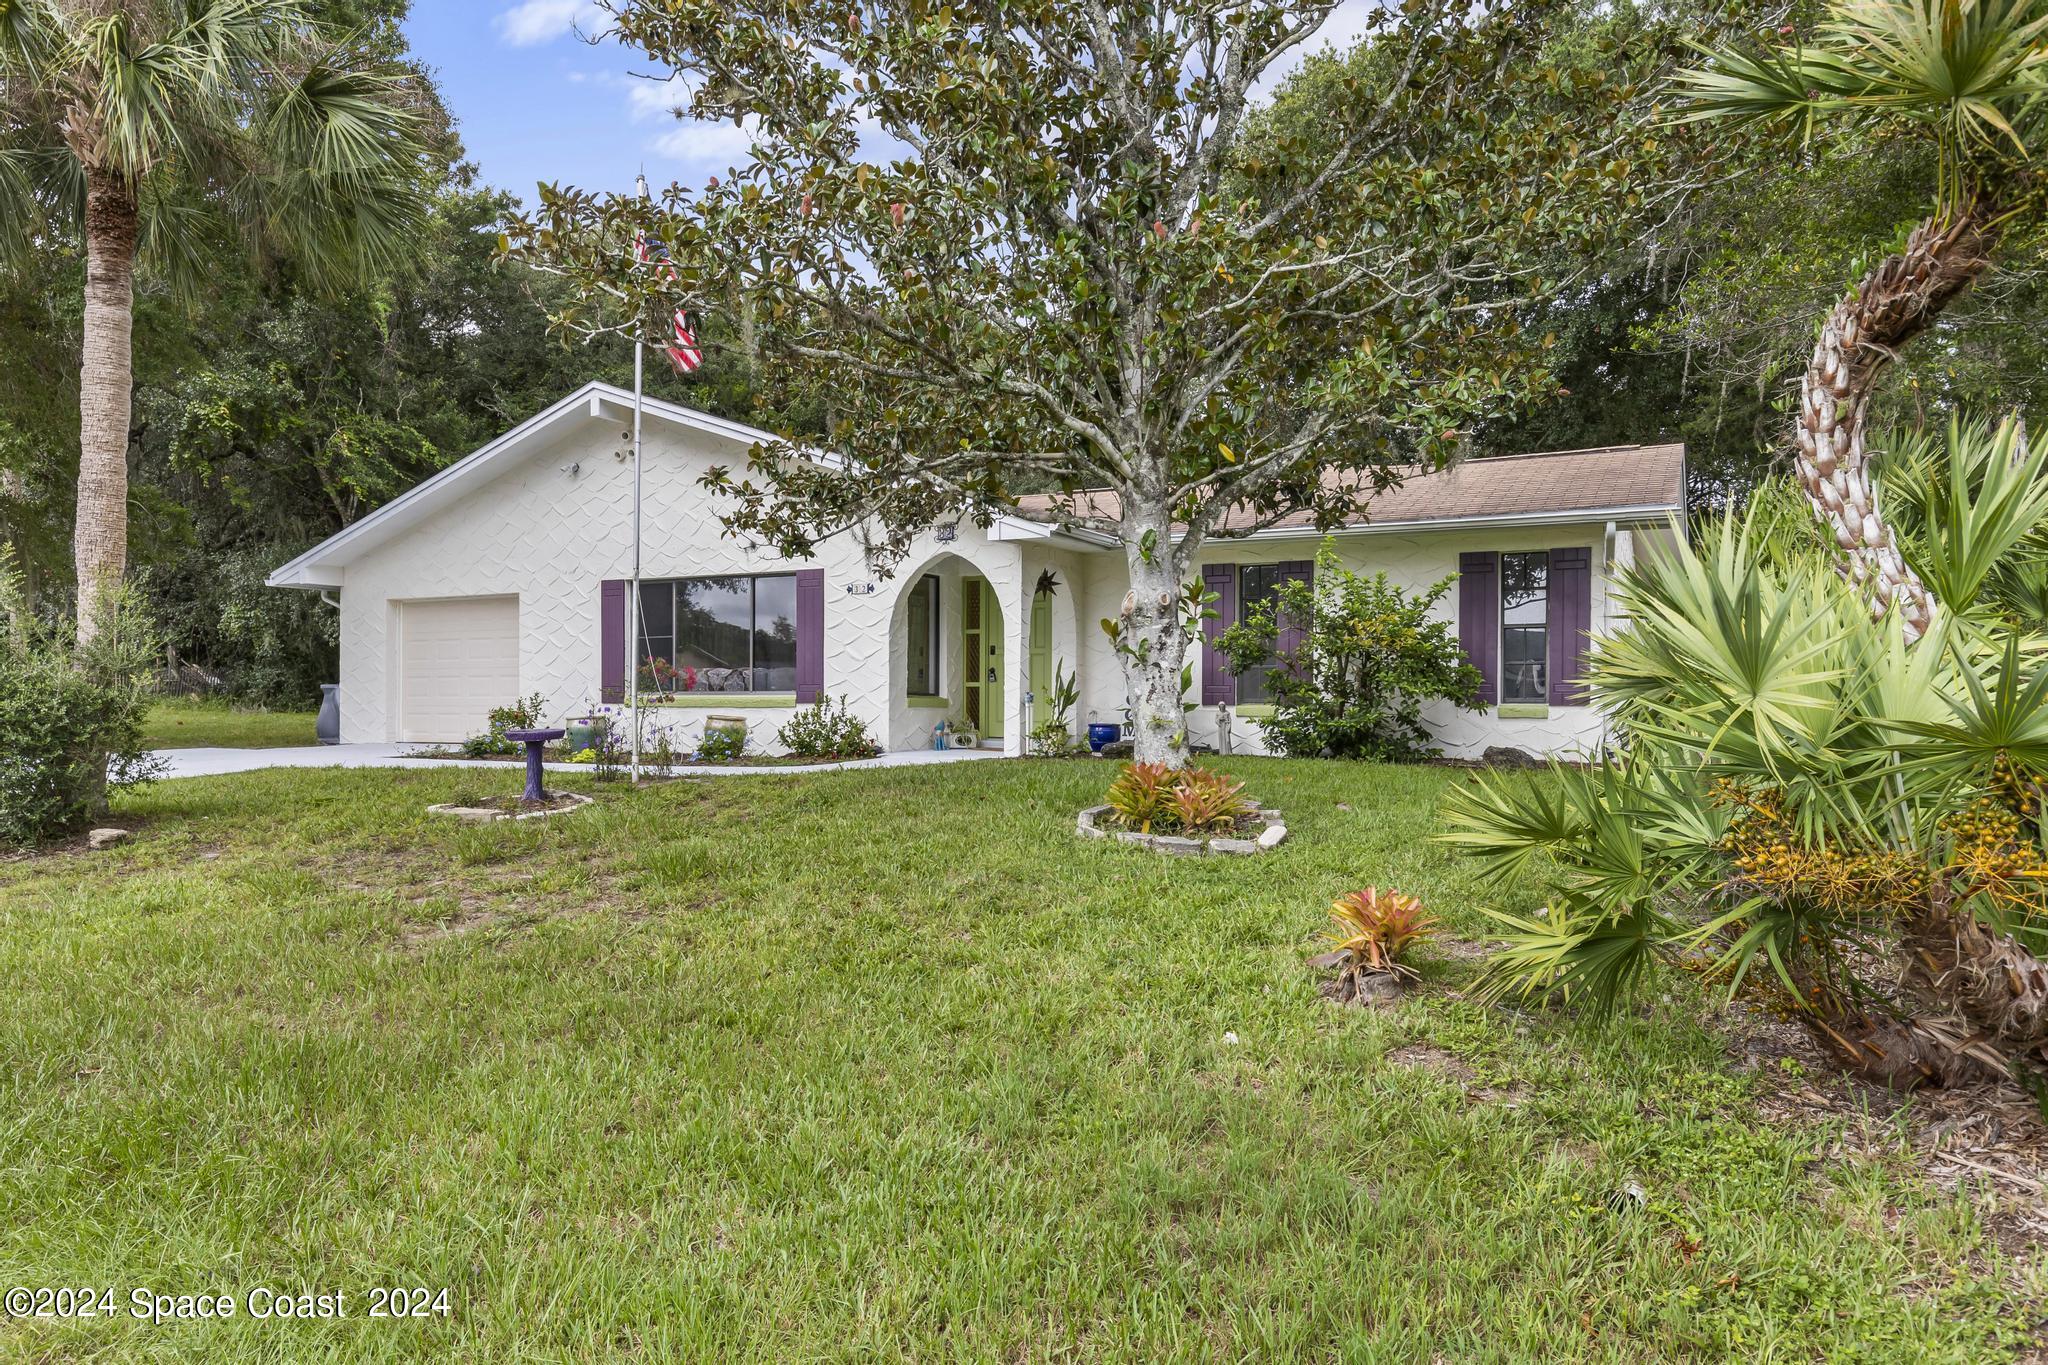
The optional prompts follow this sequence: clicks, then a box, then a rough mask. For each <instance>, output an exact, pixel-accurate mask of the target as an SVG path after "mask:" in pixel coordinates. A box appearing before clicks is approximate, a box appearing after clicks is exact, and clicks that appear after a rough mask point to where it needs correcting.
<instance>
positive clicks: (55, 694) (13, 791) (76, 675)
mask: <svg viewBox="0 0 2048 1365" xmlns="http://www.w3.org/2000/svg"><path fill="white" fill-rule="evenodd" d="M0 597H4V599H5V600H4V604H0V605H4V608H5V613H4V614H5V617H6V619H7V621H8V622H11V623H12V624H0V844H5V845H8V846H13V847H19V846H23V845H27V844H33V843H36V842H38V841H40V840H43V839H48V838H51V837H53V836H55V835H60V834H68V833H71V832H73V831H75V830H78V829H81V828H83V827H84V826H85V825H87V824H88V823H90V822H91V821H92V819H93V818H94V817H95V816H98V815H100V814H102V813H103V812H104V811H105V810H106V807H107V796H108V794H109V793H110V792H113V791H117V790H120V789H122V788H125V787H133V786H136V785H138V784H140V783H143V782H146V781H148V780H149V779H150V778H151V777H152V776H154V775H155V774H156V772H157V771H158V770H159V768H160V767H161V763H160V762H159V761H158V760H156V759H153V758H152V757H151V756H150V755H149V752H148V750H147V749H146V748H145V747H144V745H143V739H142V722H143V716H144V714H145V712H147V710H148V708H149V702H150V692H151V678H152V675H153V674H154V671H155V668H156V659H157V644H156V637H155V634H154V632H153V631H152V630H151V629H150V627H149V624H148V621H147V618H146V617H145V616H144V614H143V612H142V609H141V607H140V606H139V605H138V603H137V600H136V598H135V597H134V595H133V594H132V593H128V592H123V593H122V594H120V595H119V596H118V598H117V600H116V601H115V602H114V603H113V604H112V605H111V607H110V608H109V609H108V610H107V611H105V612H104V613H103V614H102V617H101V619H102V620H103V621H104V622H105V625H104V626H103V627H102V628H101V631H100V633H99V635H98V636H97V637H96V638H95V639H94V640H93V641H92V643H91V644H89V645H86V646H85V647H83V648H78V647H77V646H76V645H75V644H74V640H73V636H72V633H71V630H70V628H69V627H68V626H63V627H51V626H46V625H43V624H41V623H38V622H36V621H34V619H33V617H32V616H31V615H30V614H29V612H28V610H27V608H26V607H25V605H24V604H23V603H22V600H21V595H20V590H19V580H18V579H17V578H16V577H15V575H14V572H13V568H12V566H11V564H6V563H0Z"/></svg>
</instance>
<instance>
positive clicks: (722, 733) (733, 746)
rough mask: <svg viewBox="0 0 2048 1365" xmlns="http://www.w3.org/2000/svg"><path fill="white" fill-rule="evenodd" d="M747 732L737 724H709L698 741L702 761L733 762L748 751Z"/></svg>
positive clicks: (699, 759)
mask: <svg viewBox="0 0 2048 1365" xmlns="http://www.w3.org/2000/svg"><path fill="white" fill-rule="evenodd" d="M746 747H747V732H746V731H744V730H742V729H740V728H739V727H738V726H737V725H707V726H705V727H704V738H703V739H702V740H700V741H698V743H697V761H698V762H700V763H732V762H735V761H737V760H738V758H739V756H740V755H741V754H742V753H744V752H745V751H746Z"/></svg>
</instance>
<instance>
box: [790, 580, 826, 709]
mask: <svg viewBox="0 0 2048 1365" xmlns="http://www.w3.org/2000/svg"><path fill="white" fill-rule="evenodd" d="M824 691H825V571H824V570H823V569H798V570H797V571H796V700H797V704H798V705H799V706H809V705H810V704H811V703H812V702H814V701H816V700H817V699H818V698H819V697H820V696H821V695H823V693H824Z"/></svg>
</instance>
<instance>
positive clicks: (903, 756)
mask: <svg viewBox="0 0 2048 1365" xmlns="http://www.w3.org/2000/svg"><path fill="white" fill-rule="evenodd" d="M423 747H425V746H422V745H418V744H308V745H304V746H302V747H299V748H291V749H158V750H157V751H156V757H158V758H161V759H163V760H164V765H165V766H164V771H163V774H162V775H163V776H164V777H219V776H222V775H223V774H226V773H248V772H255V771H256V770H258V769H260V768H447V767H451V766H452V767H458V768H462V767H467V768H504V769H507V770H508V771H512V770H516V769H517V767H518V765H517V764H511V763H502V762H493V761H492V760H490V759H483V758H414V757H411V755H413V754H416V753H418V752H419V750H420V749H421V748H423ZM1001 757H1002V754H1000V753H998V752H997V751H996V750H993V749H946V750H931V749H906V750H904V751H903V752H902V753H893V754H883V755H881V756H880V757H878V758H863V759H857V760H855V761H853V762H851V763H785V764H777V765H773V766H764V767H745V766H739V765H735V766H733V767H730V768H722V767H721V768H677V769H676V772H677V773H678V774H680V775H682V776H685V777H725V776H727V775H731V774H749V773H823V772H834V771H837V770H838V769H841V768H901V767H909V766H911V765H914V764H920V763H963V762H972V761H973V760H975V759H978V758H1001ZM547 769H548V771H549V772H562V773H576V772H584V773H587V772H589V771H590V765H589V764H588V763H550V764H548V765H547Z"/></svg>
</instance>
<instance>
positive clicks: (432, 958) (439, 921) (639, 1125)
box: [0, 761, 2044, 1362]
mask: <svg viewBox="0 0 2048 1365" xmlns="http://www.w3.org/2000/svg"><path fill="white" fill-rule="evenodd" d="M1225 766H1229V767H1232V768H1234V769H1235V770H1237V771H1239V772H1240V773H1242V774H1243V775H1245V776H1247V777H1249V778H1250V779H1251V781H1252V783H1253V787H1254V794H1256V795H1258V796H1260V797H1262V798H1264V799H1266V800H1268V801H1269V802H1270V803H1272V804H1277V805H1279V806H1281V807H1282V808H1283V809H1284V810H1285V811H1286V812H1287V814H1288V816H1289V823H1290V825H1291V826H1292V828H1293V830H1294V840H1293V841H1292V842H1291V843H1290V844H1289V845H1288V846H1287V847H1286V848H1284V849H1283V850H1281V851H1280V853H1278V854H1277V855H1274V856H1270V857H1264V858H1258V859H1245V860H1224V859H1217V860H1204V861H1179V860H1169V859H1165V858H1161V857H1158V856H1156V855H1151V854H1147V853H1144V852H1141V851H1137V850H1133V849H1129V848H1125V847H1121V846H1117V845H1114V844H1106V843H1094V842H1082V841H1080V840H1078V839H1076V838H1075V837H1074V836H1073V834H1072V833H1071V830H1072V824H1073V815H1074V811H1075V810H1076V809H1077V808H1078V807H1080V806H1082V805H1084V804H1087V803H1088V802H1089V801H1091V800H1093V799H1094V798H1095V797H1096V795H1097V793H1098V791H1099V790H1100V787H1101V786H1102V784H1103V783H1104V782H1105V781H1106V780H1107V778H1108V776H1109V768H1108V766H1107V765H1104V764H1093V763H1083V762H1069V763H1054V762H1003V763H980V764H960V765H950V766H936V767H929V768H909V769H895V770H878V771H868V772H851V773H835V774H825V775H818V776H795V777H756V778H725V779H712V780H704V781H687V780H686V781H678V782H674V783H671V784H668V785H665V786H661V787H657V788H653V789H649V790H645V791H641V792H637V793H629V792H624V791H616V790H614V791H610V792H608V793H607V794H606V795H605V798H604V800H603V801H602V802H601V803H600V804H599V805H598V806H595V807H592V808H590V809H588V810H586V811H583V812H581V813H578V814H576V815H573V816H569V817H566V818H562V819H557V820H548V821H537V822H526V823H524V824H520V825H517V826H509V825H500V826H487V827H464V826H457V825H452V824H446V823H439V822H434V821H430V820H429V819H428V818H427V817H426V816H425V815H424V814H423V813H422V809H421V808H422V807H423V806H424V805H425V804H426V803H427V802H429V801H439V800H448V799H450V798H451V797H454V796H457V795H458V794H474V793H477V792H479V791H482V790H497V789H499V788H501V787H502V788H503V789H505V790H510V784H511V783H512V782H513V781H514V775H513V774H511V773H506V774H503V775H502V777H501V775H500V774H497V773H479V772H478V771H477V770H459V771H458V770H451V771H448V772H445V773H443V772H439V771H434V772H404V773H398V772H376V771H330V772H306V771H272V772H263V773H256V774H251V775H247V776H238V777H231V778H212V779H206V780H203V781H185V782H172V783H164V784H160V785H158V786H156V787H154V788H152V789H149V790H146V791H144V792H142V793H139V794H136V795H134V796H131V797H129V798H127V799H125V800H124V801H123V802H122V805H121V810H120V813H121V814H122V815H124V816H127V817H129V818H130V819H131V820H133V821H138V822H141V823H140V824H139V826H138V828H139V830H140V833H139V834H138V836H137V838H136V839H135V840H133V841H132V842H131V843H130V844H129V845H128V846H125V847H122V848H120V849H117V850H113V851H110V852H107V853H104V854H98V855H92V856H89V857H87V856H68V857H48V858H43V859H37V860H26V861H16V862H12V863H4V864H0V979H4V980H6V981H7V982H8V983H9V990H10V997H11V998H10V1001H9V1008H8V1009H7V1010H6V1011H5V1012H4V1013H0V1051H4V1055H5V1057H6V1058H7V1065H6V1067H5V1068H4V1069H0V1283H4V1284H5V1285H18V1284H26V1285H37V1284H48V1285H73V1286H80V1285H90V1286H110V1287H113V1288H115V1289H116V1290H117V1293H118V1294H120V1295H122V1296H125V1295H126V1294H127V1293H128V1291H129V1290H131V1289H133V1288H135V1287H148V1288H152V1289H154V1290H156V1291H158V1292H160V1293H187V1294H189V1293H201V1292H208V1293H219V1292H228V1293H233V1294H236V1295H238V1296H243V1295H246V1294H247V1293H248V1291H250V1290H252V1289H254V1288H256V1287H258V1286H266V1287H272V1288H281V1289H289V1290H293V1291H300V1290H306V1291H318V1292H335V1291H339V1292H342V1293H344V1294H346V1295H347V1299H346V1306H347V1310H348V1312H349V1313H350V1318H349V1320H347V1321H339V1322H324V1323H323V1322H312V1323H293V1322H280V1321H275V1320H270V1321H254V1320H250V1319H249V1317H248V1316H247V1312H246V1308H245V1309H244V1311H243V1313H242V1314H241V1316H238V1317H237V1318H236V1319H235V1320H233V1321H229V1322H214V1323H206V1322H188V1323H172V1324H165V1325H163V1326H158V1327H151V1326H149V1325H148V1324H146V1323H138V1322H134V1321H129V1320H127V1319H125V1318H122V1319H119V1320H115V1321H107V1320H95V1321H71V1322H52V1321H19V1320H17V1321H12V1322H9V1321H4V1320H0V1357H4V1358H8V1359H22V1360H74V1359H85V1358H88V1357H90V1358H93V1359H136V1358H141V1357H144V1356H147V1357H148V1358H149V1359H152V1360H191V1361H199V1360H206V1361H219V1360H236V1359H250V1360H255V1359H262V1360H283V1359H309V1358H312V1357H314V1356H316V1355H317V1356H318V1357H319V1358H321V1359H334V1360H374V1359H389V1358H420V1359H425V1358H459V1359H464V1360H505V1361H513V1360H520V1361H537V1360H551V1361H552V1360H597V1359H611V1358H615V1357H624V1358H632V1359H648V1360H678V1361H751V1360H758V1361H777V1362H780V1361H799V1360H845V1361H866V1360H874V1359H914V1360H925V1361H981V1360H986V1361H1053V1360H1060V1361H1091V1362H1092V1361H1134V1362H1135V1361H1160V1360H1200V1361H1211V1360H1256V1361H1275V1360H1316V1361H1326V1360H1347V1361H1414V1362H1430V1361H1456V1362H1469V1361H1510V1360H1516V1361H1521V1360H1529V1361H1551V1360H1596V1361H1613V1362H1641V1361H1699V1360H1710V1359H1731V1360H1742V1361H1762V1360H1769V1361H1814V1360H1828V1361H1831V1362H1843V1361H1874V1362H1877V1361H1881V1362H1900V1361H1915V1362H1920V1361H1973V1362H1974V1361H1985V1360H1999V1359H2011V1358H2013V1355H2014V1353H2015V1351H2016V1350H2017V1349H2020V1348H2021V1347H2022V1346H2023V1345H2024V1344H2027V1343H2029V1342H2030V1341H2031V1338H2030V1337H2029V1336H2028V1334H2029V1332H2030V1331H2031V1326H2032V1323H2033V1321H2034V1320H2035V1319H2036V1318H2038V1317H2039V1316H2040V1315H2039V1312H2038V1311H2036V1310H2035V1309H2033V1308H2028V1307H2027V1305H2030V1304H2031V1305H2038V1303H2039V1301H2040V1299H2041V1296H2042V1291H2043V1288H2044V1286H2043V1284H2042V1282H2041V1278H2040V1274H2041V1272H2040V1271H2039V1269H2038V1267H2036V1268H2034V1269H2026V1268H2022V1267H2019V1266H2017V1265H2016V1264H2015V1263H2014V1261H2013V1260H2012V1259H2011V1258H2010V1257H2008V1256H2007V1255H2006V1254H2005V1253H2004V1252H2001V1251H2000V1250H1999V1248H1998V1247H1997V1245H1995V1244H1994V1242H1993V1241H1992V1239H1991V1238H1990V1236H1989V1235H1988V1233H1987V1232H1986V1231H1985V1229H1984V1228H1983V1227H1982V1226H1981V1225H1980V1223H1979V1221H1978V1217H1977V1215H1976V1214H1975V1213H1974V1212H1973V1210H1972V1206H1971V1205H1970V1204H1968V1203H1967V1202H1965V1201H1964V1200H1962V1199H1959V1198H1958V1197H1956V1196H1954V1195H1950V1194H1944V1193H1941V1192H1939V1191H1936V1190H1934V1189H1932V1188H1930V1187H1928V1186H1926V1185H1924V1184H1922V1183H1921V1182H1920V1181H1919V1179H1918V1177H1917V1176H1916V1175H1915V1174H1914V1172H1913V1170H1912V1168H1911V1167H1910V1165H1909V1163H1907V1162H1906V1161H1905V1160H1903V1159H1899V1160H1893V1159H1889V1158H1884V1157H1879V1158H1876V1159H1863V1158H1858V1159H1849V1160H1842V1159H1831V1158H1829V1156H1828V1155H1827V1154H1828V1151H1829V1147H1830V1141H1831V1135H1830V1133H1829V1132H1828V1131H1826V1130H1824V1129H1819V1128H1800V1129H1787V1128H1780V1127H1776V1126H1773V1125H1772V1124H1770V1123H1767V1122H1764V1121H1762V1120H1761V1119H1760V1117H1759V1115H1758V1113H1757V1111H1756V1109H1755V1107H1754V1103H1753V1099H1754V1096H1755V1093H1756V1084H1757V1083H1756V1081H1755V1079H1754V1077H1752V1076H1750V1075H1748V1074H1745V1073H1742V1072H1740V1071H1738V1070H1736V1069H1735V1068H1734V1067H1733V1066H1732V1065H1731V1064H1729V1063H1728V1062H1726V1061H1725V1059H1724V1053H1723V1050H1722V1047H1721V1044H1720V1042H1719V1041H1718V1040H1717V1038H1716V1036H1715V1035H1713V1034H1712V1033H1710V1032H1708V1031H1707V1030H1706V1029H1705V1028H1703V1027H1702V1026H1701V1022H1700V1021H1701V1020H1702V1018H1703V1017H1705V1015H1706V1013H1707V1007H1706V1006H1705V1005H1704V1003H1703V1002H1702V1001H1701V1000H1700V999H1699V998H1698V997H1696V996H1694V995H1692V994H1690V993H1687V989H1689V988H1687V989H1681V991H1680V993H1679V994H1676V995H1674V996H1671V997H1666V998H1663V999H1660V1000H1656V1001H1653V1002H1650V1003H1649V1004H1648V1005H1647V1006H1646V1007H1645V1008H1644V1009H1643V1010H1641V1011H1638V1012H1637V1013H1636V1014H1635V1015H1633V1016H1632V1017H1631V1018H1630V1019H1629V1020H1628V1021H1627V1022H1626V1023H1625V1024H1624V1025H1622V1026H1619V1027H1617V1028H1614V1029H1611V1030H1606V1031H1601V1032H1590V1031H1585V1030H1581V1029H1577V1028H1574V1027H1573V1026H1571V1025H1570V1023H1569V1022H1568V1021H1566V1020H1564V1019H1562V1018H1559V1017H1552V1016H1548V1015H1544V1014H1540V1013H1512V1012H1506V1011H1498V1010H1488V1009H1483V1008H1480V1007H1478V1006H1476V1005H1474V1004H1472V1003H1470V1002H1468V1001H1464V1000H1462V999H1460V998H1458V996H1457V994H1456V993H1455V988H1456V987H1457V986H1458V985H1459V984H1460V983H1462V982H1464V981H1466V980H1468V979H1469V978H1470V976H1471V975H1472V973H1473V972H1474V971H1475V970H1476V968H1475V966H1474V964H1472V963H1471V962H1470V961H1468V960H1464V959H1459V958H1453V957H1449V956H1443V955H1437V956H1433V957H1432V958H1431V959H1430V960H1429V961H1428V962H1427V964H1426V968H1425V970H1426V983H1425V989H1424V990H1422V991H1421V992H1420V993H1418V994H1417V995H1415V996H1414V997H1413V998H1411V999H1410V1000H1409V1001H1407V1002H1405V1003H1404V1004H1402V1005H1400V1006H1399V1007H1397V1008H1395V1009H1393V1010H1390V1011H1385V1012H1374V1011H1367V1010H1344V1009H1339V1008H1336V1007H1334V1006H1331V1005H1328V1004H1326V1003H1324V1002H1323V1001H1321V1000H1320V999H1318V997H1317V996H1316V993H1315V989H1314V982H1313V980H1312V978H1311V977H1310V975H1309V974H1308V973H1307V972H1306V971H1305V970H1304V969H1303V967H1302V965H1301V962H1302V959H1303V957H1304V956H1305V955H1306V954H1307V953H1309V952H1310V951H1312V950H1313V946H1312V945H1313V941H1314V940H1315V938H1316V936H1317V935H1318V933H1319V932H1320V930H1321V929H1322V927H1323V925H1324V922H1325V911H1324V907H1325V905H1326V904H1327V902H1328V901H1329V900H1330V899H1331V898H1332V897H1334V896H1335V895H1337V894H1339V893H1341V892H1343V891H1346V890H1348V889H1351V888H1353V887H1355V886H1357V885H1360V884H1362V883H1365V882H1370V881H1377V882H1379V883H1382V884H1388V883H1391V884H1395V885H1398V886H1400V887H1402V888H1404V889H1407V890H1410V891H1414V892H1417V893H1420V894H1421V895H1422V896H1423V897H1424V898H1425V899H1426V901H1427V902H1428V903H1429V906H1430V908H1431V909H1432V910H1433V911H1434V912H1436V913H1437V914H1438V915H1440V916H1441V917H1443V918H1444V919H1445V920H1446V921H1447V922H1448V924H1449V926H1450V927H1451V928H1452V929H1453V930H1455V931H1457V932H1459V933H1463V934H1467V935H1476V934H1477V933H1479V932H1481V930H1482V927H1483V923H1482V920H1481V918H1480V916H1478V915H1477V914H1476V913H1475V912H1474V910H1473V909H1472V905H1473V903H1474V901H1475V898H1476V897H1478V896H1479V895H1480V894H1481V893H1480V892H1479V891H1478V890H1477V889H1476V888H1475V886H1474V884H1473V883H1472V881H1471V880H1470V879H1469V875H1468V872H1467V870H1466V869H1465V868H1464V867H1462V866H1459V865H1456V864H1453V863H1451V862H1449V861H1447V860H1446V858H1445V857H1444V856H1443V855H1442V854H1440V853H1439V852H1438V851H1436V850H1435V849H1434V848H1432V847H1431V846H1430V845H1429V844H1428V843H1427V842H1426V836H1427V835H1428V834H1429V833H1430V832H1431V831H1432V829H1433V828H1434V823H1435V821H1434V815H1433V806H1434V802H1435V799H1436V797H1437V794H1438V792H1439V791H1440V790H1441V788H1442V786H1443V785H1444V784H1445V783H1447V782H1451V781H1456V780H1458V779H1459V777H1460V775H1459V774H1456V773H1452V772H1446V771H1442V770H1434V769H1421V768H1414V769H1403V768H1374V767H1364V766H1354V765H1343V764H1313V763H1288V762H1279V761H1239V762H1236V763H1231V764H1226V765H1225ZM566 785H569V786H572V787H576V788H578V789H585V790H587V789H589V788H588V780H587V779H585V778H583V777H582V776H581V775H580V774H579V775H577V776H576V777H574V778H572V779H569V781H568V782H567V783H566ZM1340 803H1343V804H1344V805H1348V806H1349V809H1340ZM1233 1037H1234V1039H1235V1041H1234V1042H1233V1041H1232V1039H1233ZM1629 1181H1635V1182H1638V1183H1640V1185H1641V1186H1642V1187H1643V1189H1644V1190H1646V1191H1647V1193H1648V1204H1647V1207H1646V1208H1644V1209H1643V1210H1642V1211H1640V1212H1634V1211H1623V1212H1615V1211H1613V1210H1611V1209H1610V1208H1609V1207H1608V1206H1607V1202H1606V1196H1607V1195H1608V1194H1609V1193H1610V1192H1612V1191H1614V1190H1616V1189H1617V1188H1618V1187H1620V1186H1622V1185H1624V1184H1625V1183H1626V1182H1629ZM394 1285H395V1286H421V1287H424V1288H427V1289H429V1290H439V1289H441V1288H446V1289H448V1290H449V1303H450V1308H451V1311H450V1312H449V1313H448V1314H447V1315H446V1316H441V1315H433V1316H429V1317H426V1318H424V1319H420V1320H416V1321H399V1322H393V1321H384V1320H370V1319H367V1318H364V1317H363V1316H361V1315H362V1314H364V1313H365V1312H367V1311H368V1305H369V1302H370V1298H369V1296H370V1292H371V1291H372V1290H373V1289H374V1288H376V1287H379V1286H394ZM121 1308H122V1311H123V1312H125V1311H126V1299H125V1297H123V1299H122V1302H121Z"/></svg>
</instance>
